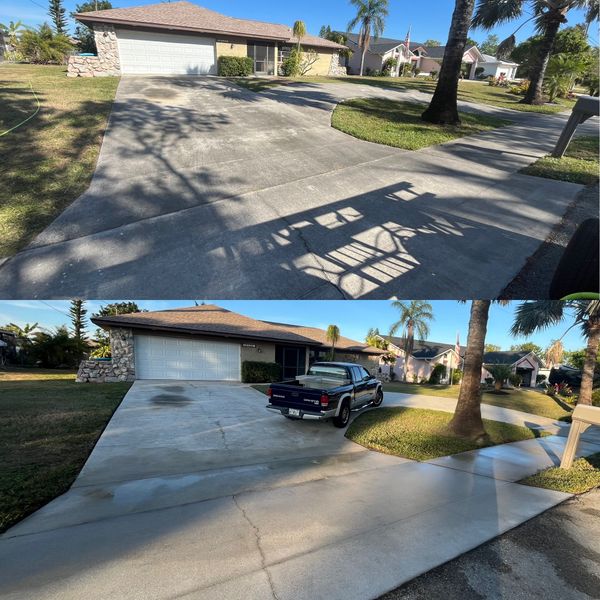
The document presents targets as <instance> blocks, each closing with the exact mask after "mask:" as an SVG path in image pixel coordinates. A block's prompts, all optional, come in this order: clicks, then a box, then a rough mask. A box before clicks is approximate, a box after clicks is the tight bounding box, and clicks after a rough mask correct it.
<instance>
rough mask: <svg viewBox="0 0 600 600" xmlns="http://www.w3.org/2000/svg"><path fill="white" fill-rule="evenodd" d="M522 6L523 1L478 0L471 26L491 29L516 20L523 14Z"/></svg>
mask: <svg viewBox="0 0 600 600" xmlns="http://www.w3.org/2000/svg"><path fill="white" fill-rule="evenodd" d="M524 4H525V1H524V0H478V2H477V6H476V8H475V14H474V16H473V19H472V20H471V25H472V26H473V27H479V28H481V29H493V28H494V27H495V26H496V25H500V24H501V23H506V22H508V21H513V20H514V19H518V18H519V17H520V16H521V15H522V14H523V5H524Z"/></svg>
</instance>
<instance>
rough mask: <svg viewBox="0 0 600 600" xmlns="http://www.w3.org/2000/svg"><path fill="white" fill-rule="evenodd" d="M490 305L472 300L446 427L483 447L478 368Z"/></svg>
mask: <svg viewBox="0 0 600 600" xmlns="http://www.w3.org/2000/svg"><path fill="white" fill-rule="evenodd" d="M490 304H491V301H490V300H473V302H472V303H471V317H470V320H469V335H468V338H467V352H466V354H465V366H464V373H463V379H462V383H461V384H460V392H459V395H458V403H457V405H456V410H455V411H454V416H453V417H452V420H451V421H450V424H449V427H450V430H451V431H452V432H453V433H455V434H456V435H459V436H461V437H464V438H467V439H469V440H475V441H477V442H479V443H484V442H485V440H486V438H487V434H486V432H485V429H484V428H483V421H482V420H481V366H482V364H483V350H484V345H485V334H486V331H487V321H488V313H489V310H490Z"/></svg>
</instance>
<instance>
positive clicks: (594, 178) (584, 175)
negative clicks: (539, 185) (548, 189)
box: [521, 136, 600, 185]
mask: <svg viewBox="0 0 600 600" xmlns="http://www.w3.org/2000/svg"><path fill="white" fill-rule="evenodd" d="M598 143H599V139H598V137H597V136H582V137H576V138H574V139H573V141H572V142H571V144H570V145H569V147H568V148H567V151H566V152H565V155H564V156H563V157H562V158H552V157H551V156H544V157H543V158H539V159H538V160H536V161H535V162H534V163H533V164H531V165H529V166H528V167H525V168H524V169H523V170H522V171H521V173H524V174H525V175H534V176H536V177H545V178H547V179H558V180H560V181H570V182H571V183H580V184H582V185H590V184H594V183H597V182H598V175H599V171H600V160H599V156H598V154H599V152H598Z"/></svg>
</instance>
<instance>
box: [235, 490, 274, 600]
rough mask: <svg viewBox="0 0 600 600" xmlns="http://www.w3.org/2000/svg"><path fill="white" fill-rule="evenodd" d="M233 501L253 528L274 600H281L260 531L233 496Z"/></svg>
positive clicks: (263, 568)
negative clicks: (270, 570) (263, 547)
mask: <svg viewBox="0 0 600 600" xmlns="http://www.w3.org/2000/svg"><path fill="white" fill-rule="evenodd" d="M231 499H232V500H233V503H234V504H235V506H236V507H237V509H238V510H239V511H240V512H241V513H242V516H243V517H244V519H245V520H246V521H247V522H248V524H249V525H250V527H252V530H253V531H254V536H255V537H256V548H257V549H258V552H259V554H260V563H261V568H262V570H263V571H264V572H265V575H266V576H267V579H268V581H269V587H270V588H271V594H273V598H274V599H275V600H279V596H278V595H277V592H276V591H275V584H274V583H273V579H272V577H271V573H270V572H269V568H268V567H267V558H266V556H265V553H264V550H263V549H262V545H261V535H260V530H259V528H258V527H257V526H256V525H255V524H254V523H253V522H252V521H251V519H250V517H249V516H248V514H247V513H246V511H245V510H244V509H243V508H242V506H241V505H240V503H239V502H238V500H237V498H236V497H235V496H231Z"/></svg>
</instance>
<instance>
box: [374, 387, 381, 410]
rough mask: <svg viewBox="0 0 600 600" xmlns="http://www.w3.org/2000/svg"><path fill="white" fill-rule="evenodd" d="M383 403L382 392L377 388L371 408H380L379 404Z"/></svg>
mask: <svg viewBox="0 0 600 600" xmlns="http://www.w3.org/2000/svg"><path fill="white" fill-rule="evenodd" d="M382 402H383V390H382V389H381V388H379V389H378V390H377V393H376V394H375V399H374V400H373V402H372V404H371V405H372V406H375V407H377V406H381V403H382Z"/></svg>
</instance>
